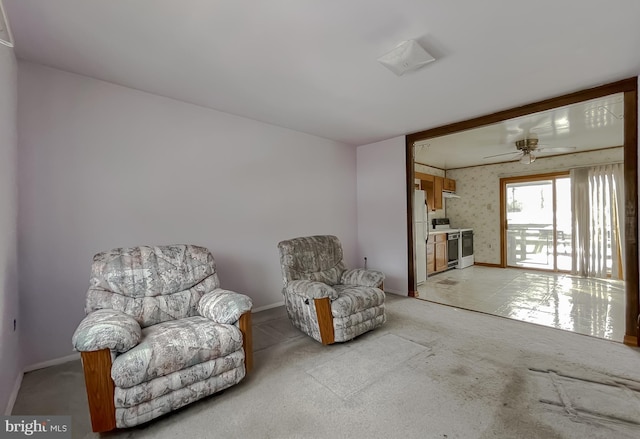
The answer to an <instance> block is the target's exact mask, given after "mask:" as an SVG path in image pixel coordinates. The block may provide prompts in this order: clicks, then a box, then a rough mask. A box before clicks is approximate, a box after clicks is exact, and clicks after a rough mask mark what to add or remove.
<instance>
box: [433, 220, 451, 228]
mask: <svg viewBox="0 0 640 439" xmlns="http://www.w3.org/2000/svg"><path fill="white" fill-rule="evenodd" d="M431 226H432V227H433V230H450V229H451V222H450V221H449V218H433V219H432V220H431Z"/></svg>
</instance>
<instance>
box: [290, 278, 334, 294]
mask: <svg viewBox="0 0 640 439" xmlns="http://www.w3.org/2000/svg"><path fill="white" fill-rule="evenodd" d="M285 290H286V292H287V293H289V294H297V295H299V296H302V297H304V298H306V299H320V298H322V297H329V298H331V299H337V298H338V293H337V292H336V290H335V289H334V288H332V287H330V286H329V285H327V284H324V283H322V282H313V281H310V280H294V281H292V282H289V283H288V284H287V286H286V287H285Z"/></svg>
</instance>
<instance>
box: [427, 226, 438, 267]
mask: <svg viewBox="0 0 640 439" xmlns="http://www.w3.org/2000/svg"><path fill="white" fill-rule="evenodd" d="M434 238H435V236H431V237H430V238H429V242H427V276H428V275H430V274H432V273H435V271H436V243H435V239H434Z"/></svg>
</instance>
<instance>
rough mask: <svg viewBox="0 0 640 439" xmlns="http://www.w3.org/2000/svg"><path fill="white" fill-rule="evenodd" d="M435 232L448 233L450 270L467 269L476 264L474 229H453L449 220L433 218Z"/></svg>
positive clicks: (432, 223)
mask: <svg viewBox="0 0 640 439" xmlns="http://www.w3.org/2000/svg"><path fill="white" fill-rule="evenodd" d="M431 226H432V228H433V230H442V231H446V233H447V249H448V252H447V255H448V259H449V261H448V265H449V268H466V267H469V266H471V265H473V264H474V263H475V258H474V256H473V229H467V228H458V227H451V221H449V218H433V219H432V220H431Z"/></svg>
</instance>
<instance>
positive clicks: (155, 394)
mask: <svg viewBox="0 0 640 439" xmlns="http://www.w3.org/2000/svg"><path fill="white" fill-rule="evenodd" d="M237 368H240V369H243V368H244V351H243V350H242V349H239V350H237V351H235V352H232V353H231V354H229V355H226V356H224V357H218V358H214V359H213V360H209V361H205V362H202V363H199V364H196V365H193V366H191V367H187V368H185V369H182V370H178V371H176V372H173V373H170V374H169V375H164V376H161V377H158V378H155V379H153V380H150V381H145V382H143V383H140V384H138V385H136V386H133V387H129V388H123V387H116V389H115V395H114V402H115V406H116V407H121V408H129V407H135V406H136V405H139V404H142V403H143V402H147V401H151V400H152V399H155V398H159V397H161V396H164V395H166V394H168V393H171V392H174V391H176V390H178V389H181V388H183V387H186V386H190V385H192V384H195V383H197V382H198V381H202V380H206V379H209V378H211V377H214V376H216V375H220V374H221V373H224V372H228V371H230V370H232V369H237Z"/></svg>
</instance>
